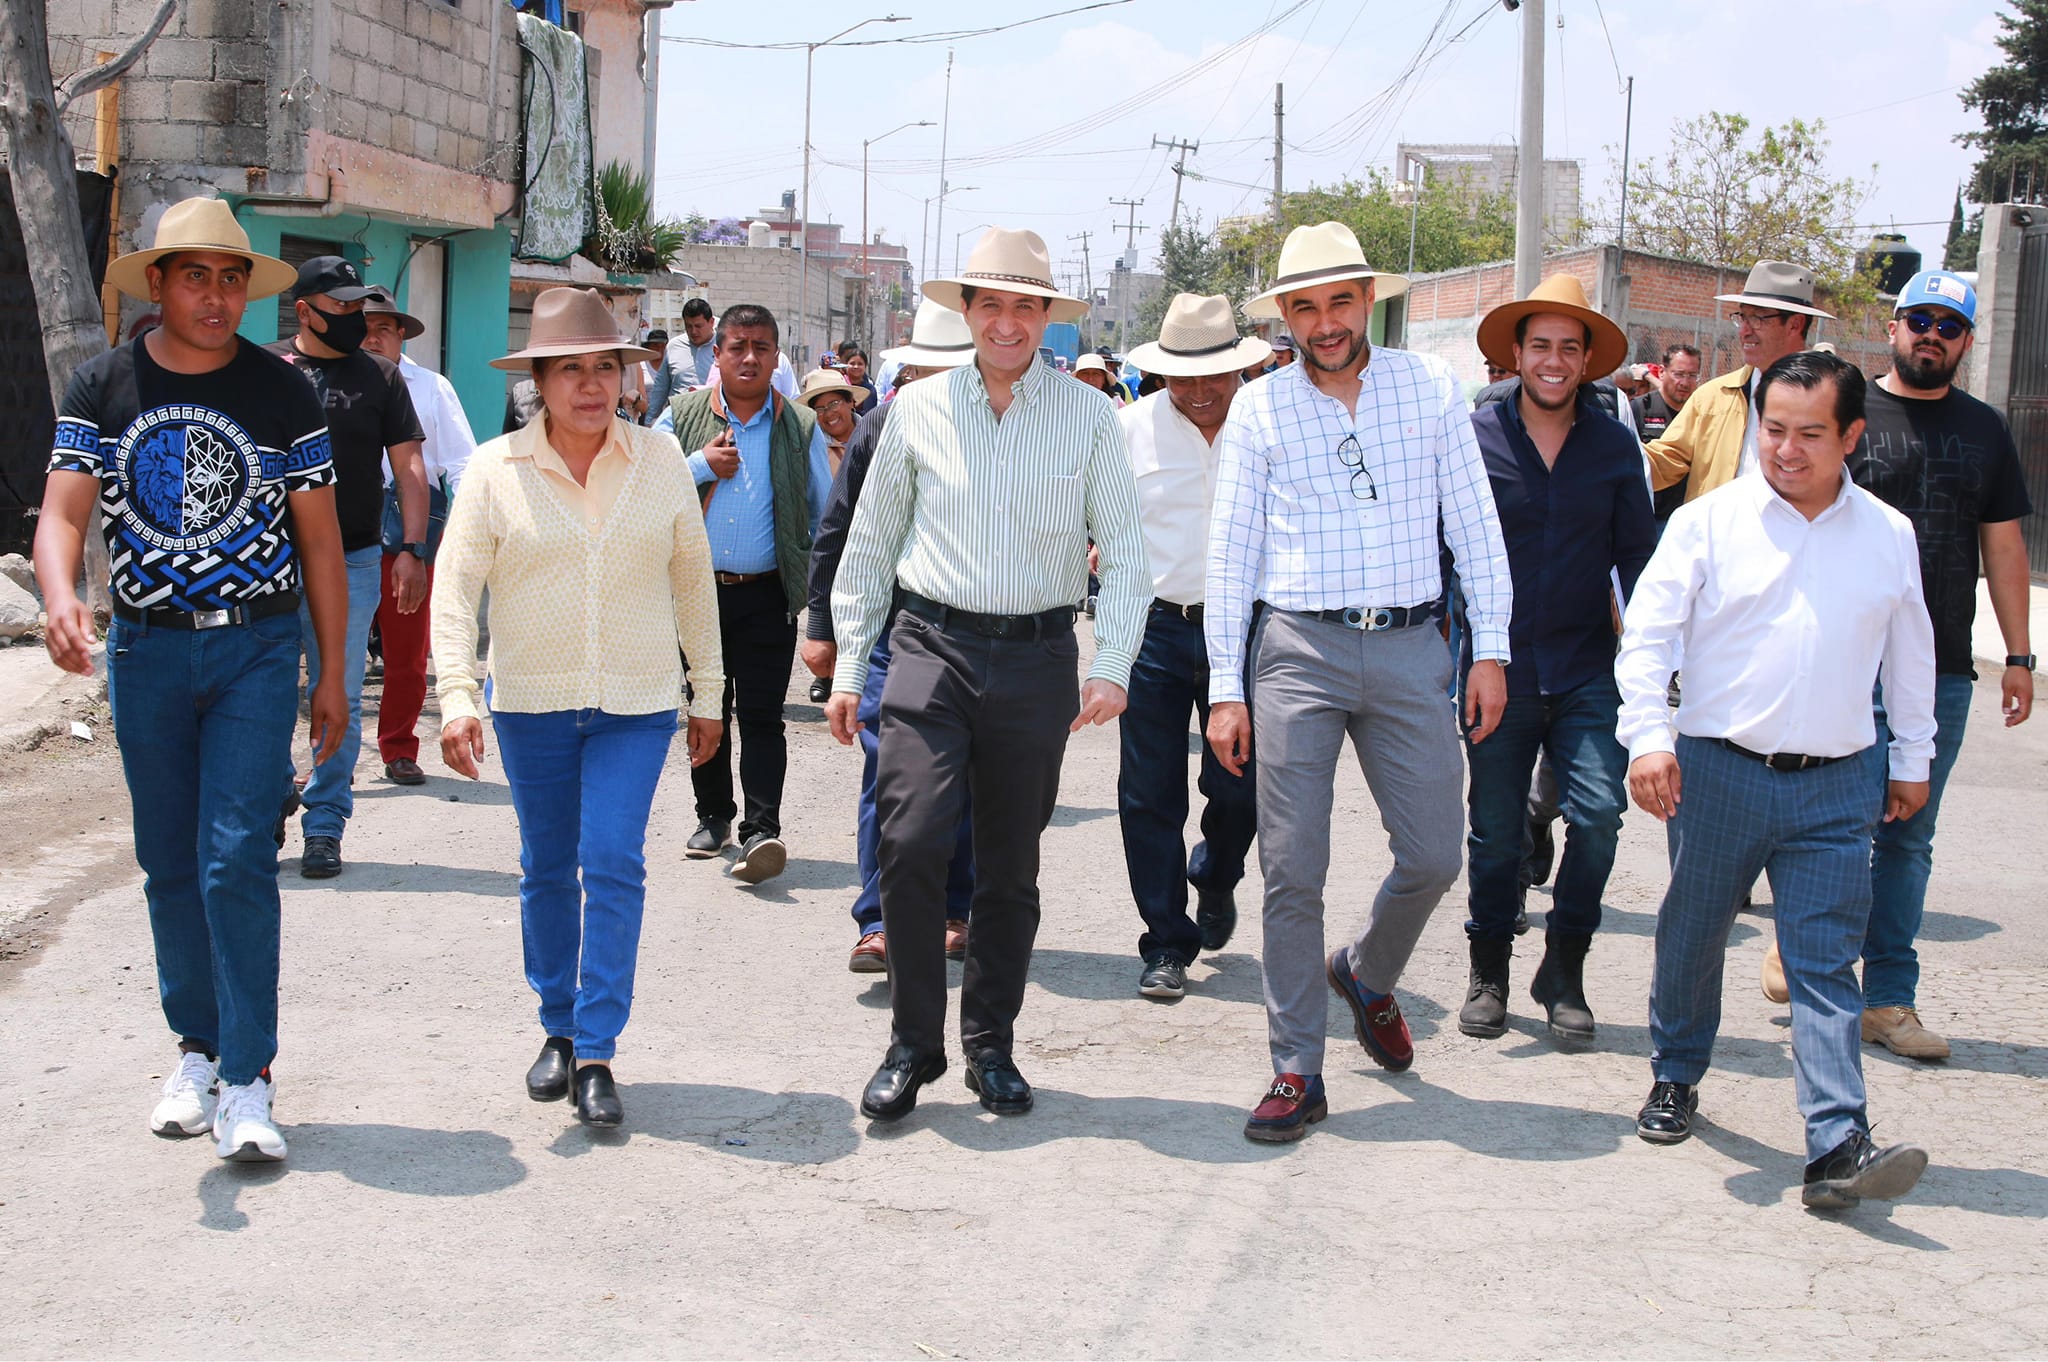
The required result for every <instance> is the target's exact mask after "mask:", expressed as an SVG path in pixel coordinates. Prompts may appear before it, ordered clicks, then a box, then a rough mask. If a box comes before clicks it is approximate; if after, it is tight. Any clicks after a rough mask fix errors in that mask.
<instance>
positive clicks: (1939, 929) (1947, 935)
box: [1918, 913, 2005, 941]
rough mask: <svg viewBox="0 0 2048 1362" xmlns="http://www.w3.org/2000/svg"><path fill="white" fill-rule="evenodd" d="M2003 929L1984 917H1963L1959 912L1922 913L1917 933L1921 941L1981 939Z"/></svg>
mask: <svg viewBox="0 0 2048 1362" xmlns="http://www.w3.org/2000/svg"><path fill="white" fill-rule="evenodd" d="M2004 930H2005V928H2003V927H2001V926H1999V925H1998V924H1997V923H1996V922H1992V921H1990V920H1988V919H1986V918H1981V917H1965V916H1963V915H1962V914H1961V913H1923V914H1921V917H1920V931H1919V934H1918V935H1919V939H1920V940H1922V941H1982V940H1983V939H1984V938H1985V937H1987V936H1991V935H1994V934H1996V933H1998V932H2002V931H2004Z"/></svg>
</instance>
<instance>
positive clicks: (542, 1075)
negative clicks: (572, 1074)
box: [526, 1036, 576, 1102]
mask: <svg viewBox="0 0 2048 1362" xmlns="http://www.w3.org/2000/svg"><path fill="white" fill-rule="evenodd" d="M575 1063H576V1043H575V1042H574V1041H572V1040H569V1039H567V1038H565V1037H562V1036H549V1037H548V1038H547V1042H546V1043H545V1044H544V1045H542V1046H541V1047H540V1058H539V1059H536V1060H535V1061H533V1067H532V1068H531V1069H528V1070H527V1071H526V1095H527V1096H528V1097H531V1098H532V1099H533V1100H534V1101H536V1102H559V1101H561V1100H562V1099H563V1098H564V1097H567V1096H568V1095H569V1070H570V1069H571V1068H573V1067H574V1066H575Z"/></svg>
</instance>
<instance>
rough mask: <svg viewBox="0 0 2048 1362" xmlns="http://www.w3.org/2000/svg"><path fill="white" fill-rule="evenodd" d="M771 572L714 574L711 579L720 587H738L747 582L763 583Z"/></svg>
mask: <svg viewBox="0 0 2048 1362" xmlns="http://www.w3.org/2000/svg"><path fill="white" fill-rule="evenodd" d="M774 575H775V574H774V573H773V572H714V573H712V574H711V579H712V580H713V581H715V582H717V583H718V584H719V585H720V586H740V585H742V584H744V583H747V582H765V581H767V580H768V579H769V578H770V577H773V576H774Z"/></svg>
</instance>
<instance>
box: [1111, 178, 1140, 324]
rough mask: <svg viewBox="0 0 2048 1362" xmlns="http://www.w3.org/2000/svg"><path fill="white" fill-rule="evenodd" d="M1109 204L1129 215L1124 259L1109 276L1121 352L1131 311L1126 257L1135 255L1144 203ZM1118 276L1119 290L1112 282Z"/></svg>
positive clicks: (1125, 230) (1129, 282) (1119, 202)
mask: <svg viewBox="0 0 2048 1362" xmlns="http://www.w3.org/2000/svg"><path fill="white" fill-rule="evenodd" d="M1109 203H1110V206H1111V207H1112V208H1121V209H1124V210H1125V211H1126V212H1127V213H1128V214H1129V215H1130V216H1129V217H1128V218H1127V219H1126V220H1125V222H1124V257H1125V258H1123V259H1119V260H1118V261H1117V262H1116V269H1115V270H1114V271H1112V272H1111V274H1110V279H1111V283H1110V291H1111V292H1113V293H1115V294H1116V346H1117V349H1118V350H1122V349H1123V348H1124V329H1125V328H1126V327H1127V326H1129V325H1130V311H1131V271H1130V269H1129V268H1127V266H1128V264H1129V260H1128V257H1130V256H1131V255H1133V254H1134V253H1136V251H1137V249H1138V233H1140V232H1142V231H1144V230H1145V224H1144V223H1142V222H1140V221H1138V210H1139V209H1140V208H1143V207H1144V206H1145V201H1144V200H1143V199H1111V200H1110V201H1109ZM1118 274H1122V275H1123V276H1124V286H1123V287H1122V288H1121V289H1119V288H1117V287H1116V284H1115V282H1114V281H1115V279H1116V276H1117V275H1118Z"/></svg>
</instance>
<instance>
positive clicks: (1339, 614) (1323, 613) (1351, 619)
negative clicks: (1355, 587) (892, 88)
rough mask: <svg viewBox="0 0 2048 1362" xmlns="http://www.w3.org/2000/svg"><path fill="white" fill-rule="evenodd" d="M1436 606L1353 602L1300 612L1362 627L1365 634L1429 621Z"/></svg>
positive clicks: (1327, 621)
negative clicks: (1360, 604) (1334, 607)
mask: <svg viewBox="0 0 2048 1362" xmlns="http://www.w3.org/2000/svg"><path fill="white" fill-rule="evenodd" d="M1436 607H1437V602H1435V601H1431V602H1429V603H1428V604H1427V605H1395V606H1384V605H1383V606H1378V607H1374V606H1358V605H1354V606H1348V607H1346V608H1345V609H1342V610H1304V611H1302V612H1301V613H1302V614H1304V615H1307V616H1309V617H1310V618H1312V619H1319V620H1323V621H1325V622H1326V623H1329V624H1341V625H1343V626H1344V627H1345V628H1346V629H1362V630H1364V631H1365V632H1366V633H1368V634H1377V633H1382V632H1384V631H1386V630H1388V629H1406V628H1408V627H1410V626H1411V625H1417V624H1428V623H1429V622H1430V621H1431V620H1432V619H1434V618H1435V611H1436Z"/></svg>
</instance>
